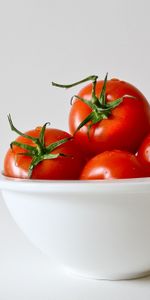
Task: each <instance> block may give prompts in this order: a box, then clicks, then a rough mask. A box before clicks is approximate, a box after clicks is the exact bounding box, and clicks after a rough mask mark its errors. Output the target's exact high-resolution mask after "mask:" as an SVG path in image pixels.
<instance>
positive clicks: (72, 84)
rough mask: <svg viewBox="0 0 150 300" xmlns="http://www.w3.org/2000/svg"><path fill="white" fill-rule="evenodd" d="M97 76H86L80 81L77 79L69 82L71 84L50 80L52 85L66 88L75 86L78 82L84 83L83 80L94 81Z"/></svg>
mask: <svg viewBox="0 0 150 300" xmlns="http://www.w3.org/2000/svg"><path fill="white" fill-rule="evenodd" d="M97 78H98V76H96V75H91V76H88V77H86V78H84V79H82V80H80V81H77V82H74V83H71V84H59V83H56V82H52V85H53V86H57V87H60V88H66V89H69V88H71V87H73V86H76V85H78V84H81V83H84V82H87V81H90V80H93V81H94V82H95V81H96V80H97Z"/></svg>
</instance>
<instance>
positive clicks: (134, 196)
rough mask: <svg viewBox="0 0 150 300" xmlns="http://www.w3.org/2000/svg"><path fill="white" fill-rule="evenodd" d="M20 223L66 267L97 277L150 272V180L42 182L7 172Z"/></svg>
mask: <svg viewBox="0 0 150 300" xmlns="http://www.w3.org/2000/svg"><path fill="white" fill-rule="evenodd" d="M0 189H1V190H2V196H3V198H4V200H5V202H6V204H7V207H8V209H9V211H10V213H11V214H12V216H13V218H14V219H15V221H16V223H17V224H18V226H19V227H20V228H21V229H22V231H23V232H24V233H25V234H26V235H27V237H28V238H29V239H30V241H32V242H33V243H34V245H36V246H37V247H38V248H40V249H41V250H42V251H43V252H44V253H45V254H47V255H48V256H50V257H51V258H53V259H55V261H56V263H57V264H59V266H60V267H63V268H64V270H66V271H67V270H68V271H71V272H73V273H76V274H78V275H80V276H84V277H88V278H95V279H113V280H114V279H116V280H117V279H130V278H136V277H141V276H144V275H147V274H149V273H150V179H149V178H141V179H129V180H127V179H126V180H111V181H107V180H102V181H36V180H19V179H18V180H17V179H11V178H6V177H4V176H1V178H0Z"/></svg>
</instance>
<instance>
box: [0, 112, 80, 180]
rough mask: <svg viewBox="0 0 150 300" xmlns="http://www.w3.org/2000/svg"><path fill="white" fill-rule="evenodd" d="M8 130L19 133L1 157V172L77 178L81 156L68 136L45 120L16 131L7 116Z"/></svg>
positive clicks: (37, 177)
mask: <svg viewBox="0 0 150 300" xmlns="http://www.w3.org/2000/svg"><path fill="white" fill-rule="evenodd" d="M8 119H9V123H10V127H11V130H12V131H14V132H16V133H17V134H18V135H19V137H18V138H17V139H16V140H15V141H13V142H12V143H11V145H10V149H9V150H8V151H7V153H6V155H5V159H4V175H5V176H10V177H15V178H26V179H27V178H31V179H57V180H60V179H64V180H66V179H68V180H70V179H79V176H80V173H81V170H82V168H83V165H84V158H83V155H82V153H81V151H79V149H78V146H77V144H76V142H75V141H74V140H73V138H72V136H71V135H70V134H69V133H67V132H65V131H62V130H59V129H54V128H47V125H48V124H49V123H45V124H44V125H43V126H42V127H37V128H35V129H33V130H30V131H28V132H26V133H22V132H21V131H19V130H18V129H17V128H16V127H15V126H14V124H13V122H12V119H11V116H10V115H9V116H8Z"/></svg>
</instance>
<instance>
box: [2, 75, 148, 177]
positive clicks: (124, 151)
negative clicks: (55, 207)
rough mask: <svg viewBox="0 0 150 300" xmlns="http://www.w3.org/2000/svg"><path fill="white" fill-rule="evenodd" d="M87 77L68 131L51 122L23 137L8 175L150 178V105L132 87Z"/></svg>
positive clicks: (9, 156)
mask: <svg viewBox="0 0 150 300" xmlns="http://www.w3.org/2000/svg"><path fill="white" fill-rule="evenodd" d="M107 76H108V75H107V74H106V77H105V79H104V80H98V76H95V75H93V76H89V77H87V78H85V79H83V80H81V81H78V82H75V83H73V84H69V85H62V84H58V83H54V82H52V85H53V86H57V87H60V88H71V87H73V86H76V85H79V84H81V83H84V82H87V81H90V83H88V84H86V86H85V87H83V88H82V89H81V90H80V91H79V93H78V94H77V95H75V96H73V97H72V99H71V110H70V113H69V118H68V119H69V131H70V133H67V132H65V131H62V130H60V129H55V128H49V127H48V126H49V123H45V124H44V125H43V126H41V127H37V128H35V129H34V130H30V131H28V132H26V133H22V132H21V131H20V130H18V129H17V128H16V127H15V126H14V124H13V121H12V119H11V116H10V115H9V116H8V120H9V124H10V127H11V130H12V131H14V132H16V133H17V134H18V135H19V136H18V137H17V139H16V140H15V141H13V142H12V143H11V144H10V148H9V150H8V151H7V153H6V155H5V159H4V175H5V176H9V177H15V178H25V179H27V178H31V179H55V180H62V179H65V180H75V179H81V180H87V179H119V178H120V179H121V178H138V177H149V176H150V104H149V102H148V101H147V100H146V98H145V97H144V95H143V94H142V93H141V92H140V91H139V90H138V89H137V88H136V87H134V86H133V85H131V84H130V83H128V82H125V81H121V80H119V79H115V78H113V79H111V80H108V78H107Z"/></svg>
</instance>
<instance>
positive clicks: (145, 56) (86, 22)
mask: <svg viewBox="0 0 150 300" xmlns="http://www.w3.org/2000/svg"><path fill="white" fill-rule="evenodd" d="M149 3H150V2H149V0H142V1H141V0H138V1H137V0H126V1H125V0H112V1H111V0H108V1H104V0H103V1H102V0H99V1H94V0H93V1H72V0H70V1H67V0H62V1H57V0H56V1H51V0H49V1H48V0H47V1H46V0H36V1H34V0H26V1H24V0H13V1H11V0H3V1H2V0H1V1H0V42H1V43H0V99H1V100H0V101H1V108H0V129H1V130H0V138H1V142H0V166H1V169H2V166H3V156H4V153H5V151H6V149H7V148H8V147H9V143H10V141H11V140H12V139H13V138H14V137H15V135H14V134H12V133H11V132H10V128H9V125H8V121H7V114H8V113H9V112H10V113H11V115H12V118H13V120H14V123H15V125H16V126H17V127H19V128H20V129H21V130H28V129H31V128H34V127H35V126H38V125H42V124H43V123H45V122H46V121H50V122H51V124H52V125H51V126H53V127H57V128H61V129H66V130H67V128H68V125H67V116H68V110H69V107H70V104H69V102H70V97H71V96H72V95H73V94H74V93H75V92H76V89H75V88H74V89H73V90H70V91H66V90H59V89H56V88H54V87H52V86H51V84H50V83H51V81H52V80H53V81H58V82H62V83H70V82H74V81H76V80H79V79H82V78H84V77H86V76H88V75H90V74H96V75H99V76H100V78H103V77H104V76H105V74H106V72H107V71H108V72H109V76H110V77H119V78H121V79H123V80H127V81H129V82H131V83H133V84H135V85H136V86H137V87H138V88H139V89H141V91H142V92H143V93H144V94H145V96H146V97H147V99H149V97H150V87H149V77H150V59H149V54H150V34H149V27H150V18H149V10H150V4H149ZM139 122H140V120H139ZM100 298H101V299H129V300H130V299H136V300H137V299H144V300H145V299H150V278H147V279H143V280H138V281H130V282H118V283H116V282H115V283H112V282H111V283H108V282H95V281H87V280H83V279H82V280H81V279H77V278H69V277H67V276H66V277H65V276H64V275H63V274H60V273H58V272H57V270H53V268H52V262H50V261H49V262H48V261H47V259H46V258H45V257H44V256H42V254H40V253H39V252H38V250H36V249H35V248H34V247H32V246H31V245H30V244H29V242H28V241H27V240H26V238H25V237H24V235H23V234H22V233H21V232H20V231H19V229H18V228H17V226H16V225H15V224H14V222H13V220H12V219H11V217H10V215H9V213H8V211H7V209H6V207H5V204H4V203H3V201H2V199H0V299H1V300H5V299H6V300H17V299H21V300H24V299H25V300H29V299H32V300H33V299H36V300H39V299H40V300H47V299H50V300H53V299H56V300H59V299H65V300H67V299H70V300H72V299H73V300H74V299H76V300H80V299H82V300H84V299H86V300H88V299H94V300H95V299H100Z"/></svg>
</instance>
